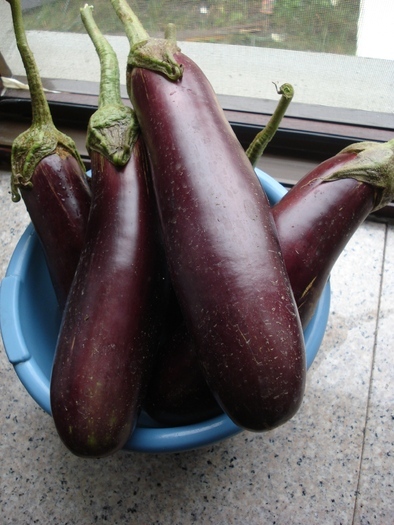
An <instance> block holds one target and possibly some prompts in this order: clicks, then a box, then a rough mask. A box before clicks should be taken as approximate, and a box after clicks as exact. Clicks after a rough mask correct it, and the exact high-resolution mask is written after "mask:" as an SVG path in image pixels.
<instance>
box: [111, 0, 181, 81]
mask: <svg viewBox="0 0 394 525" xmlns="http://www.w3.org/2000/svg"><path fill="white" fill-rule="evenodd" d="M111 4H112V6H113V8H114V9H115V12H116V14H117V15H118V17H119V19H120V21H121V22H122V24H123V26H124V29H125V33H126V35H127V38H128V40H129V43H130V53H129V57H128V67H129V68H130V69H132V68H134V67H140V68H145V69H150V70H151V71H156V72H158V73H162V74H163V75H165V76H166V77H167V78H168V79H169V80H174V81H176V80H179V79H180V78H181V77H182V74H183V68H182V65H181V64H178V62H177V61H176V60H175V58H174V54H175V53H177V52H179V48H178V46H177V43H176V39H175V32H174V27H175V26H173V27H172V28H171V30H170V33H169V34H168V35H166V38H151V37H150V36H149V35H148V33H147V32H146V31H145V29H144V28H143V26H142V24H141V22H140V21H139V20H138V18H137V16H136V15H135V14H134V12H133V10H132V9H131V7H130V6H129V4H128V3H127V1H126V0H111Z"/></svg>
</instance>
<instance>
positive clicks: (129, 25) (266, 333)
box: [112, 0, 306, 431]
mask: <svg viewBox="0 0 394 525" xmlns="http://www.w3.org/2000/svg"><path fill="white" fill-rule="evenodd" d="M112 4H113V6H114V8H115V10H116V12H117V14H118V16H119V18H120V19H121V20H122V22H123V23H124V25H125V30H126V34H127V36H128V38H129V41H130V44H131V50H130V54H129V58H128V67H127V88H128V93H129V97H130V100H131V102H132V105H133V107H134V110H135V112H136V114H137V118H138V121H139V124H140V127H141V133H142V135H143V137H144V141H145V144H146V147H147V150H148V155H149V159H150V164H151V167H152V179H153V186H154V190H155V196H156V202H157V206H158V211H159V216H160V221H161V226H162V230H163V238H164V247H165V253H166V258H167V263H168V267H169V273H170V277H171V282H172V285H173V287H174V290H175V293H176V296H177V299H178V301H179V304H180V307H181V310H182V313H183V315H184V318H185V322H186V325H187V327H188V330H190V332H191V334H192V336H193V338H194V339H195V342H196V347H197V355H198V359H199V362H200V364H201V367H202V370H203V373H204V377H205V379H206V381H207V383H208V384H209V387H210V389H211V390H212V392H213V393H214V395H215V398H216V399H217V401H218V403H219V405H220V406H221V408H222V409H223V410H224V411H225V412H226V413H227V414H228V415H229V417H230V418H231V419H232V420H233V421H234V422H235V423H236V424H237V425H239V426H240V427H242V428H246V429H249V430H252V431H262V430H267V429H270V428H274V427H276V426H278V425H280V424H283V423H284V422H285V421H287V420H288V419H290V418H291V417H292V416H293V415H294V414H295V413H296V411H297V410H298V408H299V406H300V404H301V402H302V399H303V394H304V388H305V376H306V364H305V348H304V340H303V335H302V328H301V324H300V320H299V316H298V313H297V307H296V304H295V301H294V297H293V294H292V291H291V287H290V283H289V279H288V275H287V272H286V268H285V265H284V262H283V258H282V254H281V250H280V246H279V242H278V237H277V234H276V230H275V225H274V222H273V219H272V215H271V211H270V206H269V203H268V199H267V197H266V195H265V193H264V191H263V190H262V188H261V186H260V184H259V181H258V180H257V177H256V175H255V173H254V170H253V168H252V166H251V164H250V162H249V160H248V158H247V156H246V154H245V151H244V150H243V149H242V147H241V145H240V143H239V142H238V140H237V138H236V136H235V134H234V132H233V130H232V129H231V126H230V125H229V123H228V121H227V120H226V118H225V115H224V112H223V110H222V108H221V107H220V104H219V102H218V100H217V97H216V95H215V93H214V90H213V89H212V86H211V85H210V83H209V82H208V80H207V78H206V77H205V75H204V74H203V72H202V71H201V69H200V68H199V67H198V66H197V65H196V64H195V63H194V62H193V61H192V60H191V59H190V58H188V57H187V56H185V55H184V54H182V53H181V52H180V51H179V49H178V47H177V45H176V42H175V38H174V36H173V34H171V31H169V32H167V38H166V39H161V40H160V39H159V40H157V39H149V37H148V35H147V33H146V32H145V31H144V29H143V27H142V26H141V24H140V22H139V21H138V19H137V17H136V16H135V15H134V13H133V12H132V10H131V9H130V7H129V5H128V4H127V3H126V2H125V1H122V0H112Z"/></svg>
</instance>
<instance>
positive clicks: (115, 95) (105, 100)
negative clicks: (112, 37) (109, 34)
mask: <svg viewBox="0 0 394 525" xmlns="http://www.w3.org/2000/svg"><path fill="white" fill-rule="evenodd" d="M80 11H81V18H82V22H83V24H84V26H85V29H86V31H87V32H88V34H89V37H90V39H91V40H92V42H93V44H94V47H95V48H96V51H97V55H98V57H99V59H100V94H99V106H104V105H106V104H121V103H122V100H121V97H120V80H119V76H120V74H119V63H118V59H117V57H116V54H115V52H114V50H113V49H112V47H111V45H110V44H109V42H108V40H107V39H106V38H105V37H104V35H103V34H102V33H101V31H100V29H99V28H98V26H97V24H96V22H95V21H94V18H93V6H90V5H87V4H85V6H84V7H83V8H81V10H80Z"/></svg>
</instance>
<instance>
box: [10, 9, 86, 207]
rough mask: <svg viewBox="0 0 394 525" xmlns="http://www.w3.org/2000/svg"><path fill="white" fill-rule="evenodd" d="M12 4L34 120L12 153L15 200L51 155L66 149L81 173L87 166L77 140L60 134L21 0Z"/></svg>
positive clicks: (12, 188) (12, 191) (16, 36)
mask: <svg viewBox="0 0 394 525" xmlns="http://www.w3.org/2000/svg"><path fill="white" fill-rule="evenodd" d="M8 2H9V4H10V6H11V12H12V20H13V25H14V33H15V38H16V43H17V46H18V50H19V53H20V55H21V58H22V62H23V65H24V67H25V71H26V76H27V83H28V85H29V90H30V96H31V108H32V123H31V126H30V128H29V129H27V130H26V131H24V132H23V133H21V134H20V135H19V136H18V137H16V138H15V139H14V141H13V144H12V153H11V172H12V176H11V193H12V200H13V201H14V202H18V201H19V200H20V198H21V196H20V193H19V188H20V187H21V186H23V187H32V185H33V184H32V181H31V179H32V177H33V174H34V171H35V169H36V167H37V166H38V164H39V163H40V161H41V160H42V159H43V158H45V157H47V156H48V155H52V154H55V153H56V152H58V153H59V154H61V155H64V153H65V152H66V153H67V154H69V155H72V156H73V157H74V158H75V159H76V160H77V161H78V162H79V164H80V167H81V173H84V172H85V167H84V165H83V162H82V160H81V157H80V155H79V153H78V151H77V148H76V146H75V142H74V141H73V140H72V139H71V138H70V137H68V136H67V135H65V134H64V133H61V132H60V131H59V130H58V129H57V128H56V127H55V125H54V123H53V120H52V115H51V112H50V109H49V104H48V102H47V99H46V97H45V93H44V89H43V86H42V82H41V78H40V73H39V70H38V67H37V64H36V62H35V59H34V55H33V53H32V51H31V49H30V47H29V44H28V42H27V38H26V33H25V28H24V25H23V17H22V8H21V0H8Z"/></svg>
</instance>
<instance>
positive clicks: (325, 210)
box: [272, 140, 394, 326]
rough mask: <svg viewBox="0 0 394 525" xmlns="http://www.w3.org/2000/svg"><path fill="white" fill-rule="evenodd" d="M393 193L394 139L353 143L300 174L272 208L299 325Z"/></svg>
mask: <svg viewBox="0 0 394 525" xmlns="http://www.w3.org/2000/svg"><path fill="white" fill-rule="evenodd" d="M393 198H394V140H392V141H390V142H387V143H384V144H380V143H373V142H362V143H358V144H353V145H351V146H349V147H347V148H345V149H344V150H342V151H341V152H339V153H338V154H337V155H336V156H334V157H332V158H330V159H328V160H326V161H324V162H323V163H321V164H320V165H319V166H317V167H316V168H315V169H313V170H312V171H311V172H310V173H309V174H307V175H306V176H305V177H303V178H302V179H301V181H299V182H298V183H297V184H296V185H295V186H294V187H293V188H292V189H291V190H290V191H289V192H288V193H287V194H286V195H285V196H284V197H283V199H282V200H281V201H280V202H278V203H277V204H276V205H275V206H274V208H273V210H272V212H273V216H274V219H275V224H276V227H277V230H278V235H279V239H280V244H281V248H282V253H283V256H284V258H285V261H286V267H287V271H288V273H289V277H290V282H291V285H292V289H293V293H294V297H295V299H296V302H297V305H298V310H299V312H300V317H301V321H302V323H303V325H304V326H306V325H307V324H308V322H309V321H310V319H311V317H312V315H313V312H314V310H315V308H316V304H317V302H318V300H319V298H320V295H321V293H322V291H323V288H324V286H325V285H326V282H327V279H328V277H329V274H330V272H331V270H332V267H333V266H334V264H335V262H336V260H337V259H338V257H339V255H340V254H341V252H342V251H343V249H344V247H345V246H346V244H347V242H348V241H349V239H350V238H351V237H352V235H353V234H354V233H355V231H356V230H357V228H358V227H359V226H360V224H361V223H363V222H364V220H365V219H366V217H367V216H368V215H369V214H370V213H372V212H373V211H376V210H378V209H380V208H382V207H383V206H385V205H387V204H388V203H389V202H390V201H391V200H392V199H393Z"/></svg>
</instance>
